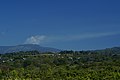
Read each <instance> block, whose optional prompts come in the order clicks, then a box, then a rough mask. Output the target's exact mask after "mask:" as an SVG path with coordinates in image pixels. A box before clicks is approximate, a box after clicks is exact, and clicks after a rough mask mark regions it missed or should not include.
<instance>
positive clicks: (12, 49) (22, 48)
mask: <svg viewBox="0 0 120 80" xmlns="http://www.w3.org/2000/svg"><path fill="white" fill-rule="evenodd" d="M34 50H36V51H39V52H59V51H61V50H59V49H55V48H50V47H42V46H40V45H36V44H23V45H16V46H0V54H4V53H12V52H19V51H34Z"/></svg>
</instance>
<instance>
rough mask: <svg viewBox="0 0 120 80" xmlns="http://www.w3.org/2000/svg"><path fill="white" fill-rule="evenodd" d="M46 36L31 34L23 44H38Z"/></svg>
mask: <svg viewBox="0 0 120 80" xmlns="http://www.w3.org/2000/svg"><path fill="white" fill-rule="evenodd" d="M45 38H46V36H44V35H36V36H31V37H29V38H27V39H26V41H25V44H40V43H42V42H43V41H44V40H45Z"/></svg>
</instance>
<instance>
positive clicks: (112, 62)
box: [0, 51, 120, 80]
mask: <svg viewBox="0 0 120 80" xmlns="http://www.w3.org/2000/svg"><path fill="white" fill-rule="evenodd" d="M119 79H120V55H119V53H117V54H115V53H114V52H111V51H107V52H106V53H102V52H101V51H62V52H59V53H51V52H48V53H39V52H37V51H28V52H18V53H9V54H0V80H119Z"/></svg>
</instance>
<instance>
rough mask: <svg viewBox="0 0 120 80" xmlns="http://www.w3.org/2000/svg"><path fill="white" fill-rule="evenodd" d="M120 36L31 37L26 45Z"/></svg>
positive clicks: (91, 34)
mask: <svg viewBox="0 0 120 80" xmlns="http://www.w3.org/2000/svg"><path fill="white" fill-rule="evenodd" d="M117 34H120V33H118V32H104V33H89V34H79V35H78V34H77V35H58V36H43V35H42V36H41V35H37V36H31V37H29V38H28V39H27V40H26V41H25V43H26V44H40V43H45V42H46V43H51V42H61V41H62V42H63V41H75V40H84V39H92V38H100V37H107V36H113V35H117Z"/></svg>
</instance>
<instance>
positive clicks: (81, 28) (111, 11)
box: [0, 0, 120, 50]
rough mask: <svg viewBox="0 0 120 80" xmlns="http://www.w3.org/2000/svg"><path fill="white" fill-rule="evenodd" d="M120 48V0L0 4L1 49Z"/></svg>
mask: <svg viewBox="0 0 120 80" xmlns="http://www.w3.org/2000/svg"><path fill="white" fill-rule="evenodd" d="M20 44H39V45H41V46H47V47H53V48H58V49H67V50H91V49H103V48H109V47H116V46H120V0H0V46H8V45H9V46H11V45H20Z"/></svg>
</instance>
